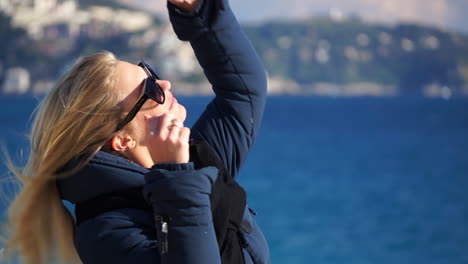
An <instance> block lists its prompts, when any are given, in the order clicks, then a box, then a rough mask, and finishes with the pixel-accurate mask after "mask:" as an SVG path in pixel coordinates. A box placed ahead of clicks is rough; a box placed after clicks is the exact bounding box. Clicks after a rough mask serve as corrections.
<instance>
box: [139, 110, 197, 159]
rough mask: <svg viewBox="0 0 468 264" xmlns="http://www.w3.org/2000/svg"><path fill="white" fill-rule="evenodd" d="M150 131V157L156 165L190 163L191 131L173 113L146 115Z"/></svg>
mask: <svg viewBox="0 0 468 264" xmlns="http://www.w3.org/2000/svg"><path fill="white" fill-rule="evenodd" d="M145 120H146V121H147V127H148V129H149V135H148V140H149V142H151V143H150V149H149V151H150V155H151V158H152V159H153V161H154V163H155V164H157V163H187V162H189V158H190V157H189V156H190V155H189V136H190V129H189V128H188V127H184V124H183V123H182V122H181V121H180V120H178V119H177V117H176V115H175V114H173V113H170V112H168V113H164V114H162V115H160V116H149V115H145Z"/></svg>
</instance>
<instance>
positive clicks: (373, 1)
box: [120, 0, 468, 33]
mask: <svg viewBox="0 0 468 264" xmlns="http://www.w3.org/2000/svg"><path fill="white" fill-rule="evenodd" d="M120 1H122V2H129V3H131V4H133V5H139V6H145V8H146V9H151V10H153V11H155V12H165V1H164V0H120ZM230 3H231V7H232V9H233V10H234V12H235V13H236V15H237V17H238V19H239V21H240V22H241V23H258V22H264V21H274V20H298V19H304V18H307V17H311V16H314V15H323V14H329V12H330V10H334V12H335V13H338V14H340V13H341V14H343V15H344V16H345V17H346V16H350V15H354V16H355V15H357V16H359V17H361V18H362V19H363V20H365V21H370V22H384V23H395V22H411V23H419V24H426V25H432V26H437V27H439V28H442V29H449V30H456V31H462V32H466V33H468V16H466V13H467V12H468V0H287V1H285V0H232V1H230Z"/></svg>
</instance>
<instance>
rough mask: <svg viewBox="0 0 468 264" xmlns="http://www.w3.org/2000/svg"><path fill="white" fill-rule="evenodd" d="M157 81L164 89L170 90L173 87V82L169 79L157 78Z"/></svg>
mask: <svg viewBox="0 0 468 264" xmlns="http://www.w3.org/2000/svg"><path fill="white" fill-rule="evenodd" d="M156 82H157V83H158V84H159V86H161V88H162V89H163V90H164V91H169V90H170V89H171V82H170V81H167V80H156Z"/></svg>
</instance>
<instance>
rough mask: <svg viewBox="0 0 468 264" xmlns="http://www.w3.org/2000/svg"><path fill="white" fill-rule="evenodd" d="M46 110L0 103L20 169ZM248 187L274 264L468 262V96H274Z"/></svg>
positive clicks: (202, 100) (245, 175) (248, 167)
mask: <svg viewBox="0 0 468 264" xmlns="http://www.w3.org/2000/svg"><path fill="white" fill-rule="evenodd" d="M209 100H210V98H209V97H181V98H179V101H180V102H181V103H182V104H184V105H185V106H186V107H187V109H188V111H189V117H188V121H187V122H188V123H189V124H190V123H193V122H194V120H195V119H196V117H197V116H198V115H199V114H200V112H201V111H202V110H203V108H204V105H206V103H207V102H208V101H209ZM37 102H38V99H35V98H31V97H4V98H0V127H1V130H0V144H1V145H4V146H7V148H8V150H9V153H10V155H11V156H12V157H13V158H14V159H15V160H16V161H17V162H19V163H20V164H22V163H24V161H25V157H27V155H26V153H27V144H26V143H27V141H26V136H27V129H28V127H29V126H30V116H31V113H32V111H33V109H34V107H35V106H36V105H37ZM4 172H5V167H4V166H3V167H0V174H4ZM238 179H239V181H240V182H241V184H242V185H243V186H244V187H245V189H246V190H247V193H248V202H249V205H250V207H252V208H253V209H254V210H255V211H257V213H258V214H257V216H256V219H257V221H258V223H259V225H260V226H261V227H262V229H263V232H264V233H265V236H266V238H267V240H268V242H269V245H270V250H271V257H272V261H273V263H278V264H282V263H293V264H294V263H307V264H308V263H324V264H335V263H337V264H338V263H340V264H344V263H346V264H350V263H352V264H375V263H379V264H394V263H399V264H402V263H408V264H410V263H411V264H413V263H425V264H432V263H433V264H443V263H450V264H458V263H460V264H461V263H468V99H467V98H463V99H452V100H442V99H426V98H419V97H395V98H366V97H364V98H325V97H302V96H301V97H295V96H290V97H288V96H286V97H284V96H281V97H280V96H278V97H270V98H269V101H268V104H267V108H266V112H265V116H264V122H263V125H262V128H261V132H260V134H259V136H258V138H257V141H256V143H255V146H254V148H253V149H252V152H251V154H250V156H249V157H248V160H247V161H246V164H245V166H244V167H243V169H242V170H241V173H240V176H239V178H238ZM1 210H2V211H4V210H5V209H4V208H2V209H1Z"/></svg>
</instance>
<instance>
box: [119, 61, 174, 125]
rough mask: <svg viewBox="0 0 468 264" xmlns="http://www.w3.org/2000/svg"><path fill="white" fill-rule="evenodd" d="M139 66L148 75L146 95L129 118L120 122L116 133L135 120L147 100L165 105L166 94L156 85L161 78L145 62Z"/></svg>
mask: <svg viewBox="0 0 468 264" xmlns="http://www.w3.org/2000/svg"><path fill="white" fill-rule="evenodd" d="M138 66H140V67H141V68H143V70H144V71H145V72H146V75H148V78H146V80H145V83H144V87H145V93H144V94H143V95H142V96H141V97H140V99H138V101H137V102H136V104H135V105H134V106H133V107H132V109H131V110H130V111H129V112H128V114H127V116H126V117H125V118H124V119H123V120H122V121H120V123H119V124H118V125H117V128H116V129H115V132H117V131H119V130H121V129H122V128H124V127H125V126H126V125H127V124H128V123H129V122H130V121H132V120H133V118H135V116H136V114H137V113H138V111H140V109H141V107H142V106H143V104H144V103H145V102H146V100H148V99H151V100H153V101H155V102H156V103H158V104H164V101H165V100H166V95H165V94H164V91H163V89H162V88H161V86H160V85H159V84H158V83H156V80H160V78H159V77H158V75H157V74H156V73H155V72H154V70H153V69H152V68H151V67H150V66H149V65H148V64H146V63H145V62H144V61H141V62H140V63H138Z"/></svg>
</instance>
